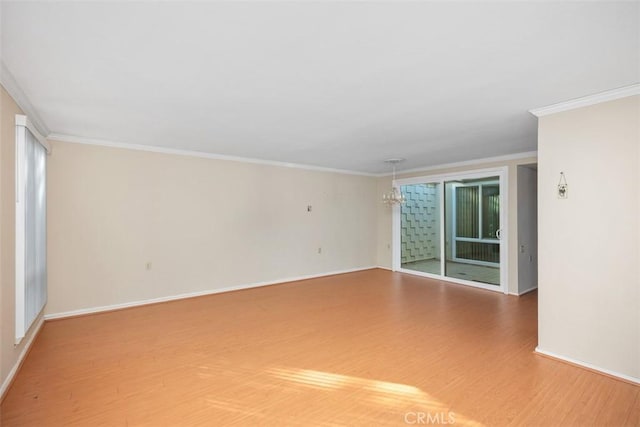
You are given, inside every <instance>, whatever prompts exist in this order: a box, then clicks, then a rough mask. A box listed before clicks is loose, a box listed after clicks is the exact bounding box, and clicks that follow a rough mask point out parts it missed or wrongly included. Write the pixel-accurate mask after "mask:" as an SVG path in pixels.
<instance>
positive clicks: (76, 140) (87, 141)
mask: <svg viewBox="0 0 640 427" xmlns="http://www.w3.org/2000/svg"><path fill="white" fill-rule="evenodd" d="M47 139H48V140H51V141H60V142H69V143H72V144H83V145H99V146H102V147H111V148H122V149H126V150H136V151H149V152H152V153H161V154H173V155H176V156H188V157H200V158H203V159H213V160H226V161H230V162H240V163H254V164H258V165H266V166H276V167H283V168H292V169H304V170H310V171H317V172H330V173H339V174H345V175H359V176H377V175H376V174H374V173H367V172H359V171H351V170H346V169H334V168H327V167H322V166H313V165H305V164H300V163H288V162H279V161H275V160H263V159H254V158H249V157H238V156H228V155H224V154H214V153H205V152H202V151H191V150H179V149H175V148H166V147H158V146H155V145H142V144H129V143H124V142H115V141H107V140H103V139H92V138H84V137H79V136H72V135H63V134H58V133H52V134H49V136H47Z"/></svg>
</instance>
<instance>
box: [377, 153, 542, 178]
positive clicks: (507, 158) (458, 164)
mask: <svg viewBox="0 0 640 427" xmlns="http://www.w3.org/2000/svg"><path fill="white" fill-rule="evenodd" d="M532 157H535V158H537V157H538V152H537V151H526V152H523V153H515V154H507V155H504V156H495V157H484V158H482V159H473V160H465V161H462V162H455V163H443V164H439V165H433V166H426V167H421V168H413V169H405V170H401V171H396V175H402V174H406V173H413V172H429V171H434V170H441V169H450V168H459V167H463V166H478V165H483V164H487V163H496V162H508V161H511V160H521V159H529V158H532ZM391 175H393V173H392V172H385V173H380V174H378V175H377V176H378V177H385V176H391Z"/></svg>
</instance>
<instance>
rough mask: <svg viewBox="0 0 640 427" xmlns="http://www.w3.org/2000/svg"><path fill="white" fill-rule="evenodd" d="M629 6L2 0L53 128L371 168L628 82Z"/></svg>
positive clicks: (486, 139)
mask: <svg viewBox="0 0 640 427" xmlns="http://www.w3.org/2000/svg"><path fill="white" fill-rule="evenodd" d="M639 6H640V3H639V2H623V3H614V2H600V3H592V2H588V3H583V2H566V3H561V2H551V3H550V2H513V3H506V2H495V3H484V2H474V3H459V2H451V3H444V2H436V3H433V2H431V3H427V2H398V1H389V2H306V1H300V2H273V1H266V2H265V1H262V2H219V1H218V2H196V3H185V2H158V3H155V2H138V3H133V2H117V3H96V2H59V1H57V2H17V3H12V2H3V4H2V45H1V49H2V50H1V52H2V60H3V62H4V64H5V66H6V68H7V69H8V70H9V71H10V72H11V74H13V76H14V78H15V81H16V82H17V84H18V85H19V86H20V88H21V89H22V91H23V92H24V94H25V95H26V96H27V98H28V99H29V100H30V102H31V104H32V105H33V107H34V109H35V111H36V112H37V114H38V115H39V116H40V117H41V119H42V121H43V122H44V123H45V124H46V126H47V127H48V130H49V131H51V132H52V133H56V134H63V135H71V136H78V137H84V138H93V139H104V140H109V141H116V142H125V143H131V144H145V145H153V146H159V147H170V148H176V149H184V150H194V151H202V152H209V153H217V154H224V155H232V156H242V157H249V158H257V159H266V160H276V161H283V162H292V163H300V164H307V165H318V166H324V167H331V168H338V169H347V170H354V171H362V172H371V173H378V172H385V171H388V165H385V164H384V163H383V160H384V159H387V158H390V157H405V158H407V159H408V160H407V162H405V163H404V164H403V165H402V167H403V168H404V169H411V168H416V167H421V166H430V165H435V164H442V163H451V162H458V161H465V160H470V159H476V158H484V157H492V156H499V155H506V154H512V153H518V152H525V151H531V150H535V149H536V119H535V118H534V117H533V116H532V115H530V114H529V113H528V112H527V110H529V109H532V108H536V107H542V106H545V105H549V104H553V103H556V102H560V101H564V100H568V99H572V98H576V97H581V96H585V95H589V94H593V93H597V92H601V91H604V90H608V89H612V88H617V87H621V86H625V85H630V84H633V83H637V82H639V81H640V65H639V64H640V33H639V23H640V8H639Z"/></svg>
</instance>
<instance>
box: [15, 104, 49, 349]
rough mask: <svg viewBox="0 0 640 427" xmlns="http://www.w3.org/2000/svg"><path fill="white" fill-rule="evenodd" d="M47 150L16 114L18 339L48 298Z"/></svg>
mask: <svg viewBox="0 0 640 427" xmlns="http://www.w3.org/2000/svg"><path fill="white" fill-rule="evenodd" d="M46 172H47V150H46V148H45V147H44V146H43V145H42V144H41V143H40V142H39V141H38V138H36V136H35V135H34V133H33V132H32V131H31V130H30V129H29V126H28V122H27V120H26V117H24V116H16V342H19V341H20V340H21V339H22V338H24V336H25V334H26V332H27V331H28V330H29V328H30V327H31V325H32V324H33V322H34V320H35V319H36V318H37V317H38V314H39V313H40V312H41V311H42V309H43V307H44V305H45V303H46V301H47V252H46V246H47V240H46V239H47V237H46V236H47V192H46Z"/></svg>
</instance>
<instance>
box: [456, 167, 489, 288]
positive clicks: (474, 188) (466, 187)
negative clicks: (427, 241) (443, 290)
mask: <svg viewBox="0 0 640 427" xmlns="http://www.w3.org/2000/svg"><path fill="white" fill-rule="evenodd" d="M499 182H500V180H499V177H498V176H494V177H488V178H482V179H467V180H464V179H463V180H455V181H445V195H444V196H445V197H444V199H445V227H444V228H445V272H444V275H445V276H447V277H452V278H456V279H463V280H470V281H474V282H480V283H487V284H490V285H496V286H499V285H500V240H499V230H500V184H499Z"/></svg>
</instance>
